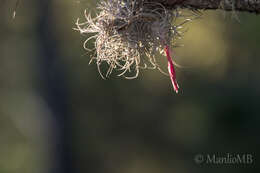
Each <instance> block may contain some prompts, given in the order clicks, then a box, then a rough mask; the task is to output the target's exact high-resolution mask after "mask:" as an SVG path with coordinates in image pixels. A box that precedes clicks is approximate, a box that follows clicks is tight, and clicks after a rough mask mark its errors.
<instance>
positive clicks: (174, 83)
mask: <svg viewBox="0 0 260 173" xmlns="http://www.w3.org/2000/svg"><path fill="white" fill-rule="evenodd" d="M164 51H165V53H166V56H167V60H168V71H169V75H170V78H171V81H172V86H173V89H174V91H175V92H176V93H178V91H179V85H178V83H177V80H176V72H175V69H174V64H173V61H172V58H171V55H170V48H169V46H168V45H166V46H165V48H164Z"/></svg>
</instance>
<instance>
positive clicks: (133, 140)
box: [0, 0, 260, 173]
mask: <svg viewBox="0 0 260 173" xmlns="http://www.w3.org/2000/svg"><path fill="white" fill-rule="evenodd" d="M96 3H97V2H96V1H94V0H89V1H87V0H82V1H77V0H67V1H62V0H43V1H35V0H27V1H23V0H22V1H21V3H20V5H19V7H18V11H17V17H16V19H15V20H13V19H12V12H13V9H14V6H15V0H0V14H1V19H0V173H50V172H52V173H54V172H55V173H86V172H91V173H110V172H111V173H159V172H160V173H174V172H178V173H191V172H200V173H201V172H205V173H206V172H213V173H214V172H236V173H240V172H259V168H258V166H259V156H260V149H259V144H260V139H259V131H260V126H259V124H260V116H259V115H260V110H259V106H260V101H259V96H260V77H259V75H260V68H259V67H260V58H259V57H260V52H259V48H260V45H259V44H260V32H259V31H260V16H257V15H254V14H247V13H238V14H237V15H238V18H239V20H240V22H239V21H238V20H237V19H236V17H235V14H232V13H228V12H223V11H207V12H203V13H204V15H203V16H202V18H201V19H198V20H195V21H193V22H192V23H190V24H189V25H188V28H189V30H188V32H187V33H186V35H185V37H184V39H183V40H182V41H181V42H182V43H183V44H184V45H185V46H184V47H181V48H177V49H175V50H174V51H175V52H176V55H177V56H176V62H177V63H179V64H181V65H183V66H185V67H183V68H178V69H177V75H178V81H179V84H180V87H181V91H180V93H179V94H175V93H174V92H173V89H172V86H171V83H170V80H169V77H167V76H164V75H163V74H161V73H159V72H158V71H150V70H143V71H142V72H141V74H140V76H139V77H138V78H137V79H135V80H125V79H122V78H119V77H116V75H114V76H112V77H111V78H110V79H109V80H103V79H101V77H100V76H99V74H98V72H97V68H96V66H95V65H94V64H92V65H88V61H89V55H86V52H85V51H84V50H83V47H82V44H83V41H84V40H85V39H86V38H87V37H86V36H82V35H80V34H79V33H78V32H76V31H73V30H72V28H73V27H75V22H76V19H77V18H78V17H79V18H80V19H81V21H83V20H84V18H83V12H84V9H87V10H88V11H89V12H90V11H91V12H93V13H94V12H95V6H96ZM186 67H187V68H186ZM166 68H167V67H166V66H165V69H166ZM199 153H201V154H203V155H204V156H205V155H207V154H216V155H220V156H223V155H224V156H225V155H226V154H227V153H230V154H251V155H252V156H253V158H254V161H253V163H252V164H246V165H245V164H237V165H214V164H196V163H195V161H194V157H195V156H196V155H197V154H199Z"/></svg>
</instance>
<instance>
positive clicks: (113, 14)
mask: <svg viewBox="0 0 260 173" xmlns="http://www.w3.org/2000/svg"><path fill="white" fill-rule="evenodd" d="M178 1H183V0H178ZM176 3H178V2H177V1H176ZM98 10H99V12H98V14H97V15H96V17H94V18H92V17H91V15H90V14H88V13H87V11H85V19H86V21H85V22H80V21H79V19H78V20H77V22H76V28H75V30H78V31H79V32H80V33H81V34H92V35H91V36H90V37H89V38H88V39H87V40H86V41H85V42H84V48H85V49H86V50H87V51H93V49H90V48H88V47H87V43H88V41H90V40H91V39H95V48H94V53H93V54H92V55H91V61H90V62H92V60H95V62H96V64H97V68H98V71H99V73H100V75H101V77H102V78H105V77H108V76H109V75H110V74H111V73H112V71H113V70H116V71H119V74H118V76H124V77H125V78H127V79H133V78H136V77H137V76H138V74H139V72H140V69H146V68H147V69H158V70H159V71H161V72H162V73H164V74H167V73H165V72H164V71H163V70H162V68H161V67H160V65H159V63H158V61H157V56H156V53H157V52H159V53H161V54H163V55H166V57H167V61H168V74H167V75H169V76H170V79H171V82H172V85H173V89H174V91H175V92H176V93H178V91H179V85H178V83H177V80H176V72H175V66H176V63H175V62H174V61H173V60H172V56H171V54H172V48H173V47H176V45H177V44H176V42H177V40H178V39H180V38H181V37H182V35H183V25H184V24H185V23H187V22H189V21H191V20H192V19H194V18H196V17H198V14H199V13H198V12H196V11H194V10H191V13H190V14H184V13H183V11H182V10H181V9H178V8H176V9H167V7H166V6H164V5H163V4H161V3H158V2H154V1H150V0H107V1H106V0H102V1H101V2H100V3H99V4H98ZM103 62H105V63H106V64H107V65H108V68H107V72H106V75H105V76H104V75H103V73H102V69H101V64H102V63H103ZM132 73H134V75H132V76H129V75H130V74H132Z"/></svg>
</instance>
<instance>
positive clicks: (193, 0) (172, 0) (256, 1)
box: [151, 0, 260, 14]
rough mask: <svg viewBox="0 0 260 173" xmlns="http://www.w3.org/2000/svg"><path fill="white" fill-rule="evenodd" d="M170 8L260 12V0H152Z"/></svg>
mask: <svg viewBox="0 0 260 173" xmlns="http://www.w3.org/2000/svg"><path fill="white" fill-rule="evenodd" d="M151 1H153V2H160V3H162V4H164V5H165V6H166V7H168V8H176V7H181V8H192V9H202V10H208V9H222V10H226V11H231V10H234V11H245V12H251V13H256V14H260V0H151Z"/></svg>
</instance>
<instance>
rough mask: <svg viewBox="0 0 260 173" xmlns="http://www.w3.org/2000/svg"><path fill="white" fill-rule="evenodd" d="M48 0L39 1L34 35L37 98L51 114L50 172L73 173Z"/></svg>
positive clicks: (65, 95) (65, 103)
mask: <svg viewBox="0 0 260 173" xmlns="http://www.w3.org/2000/svg"><path fill="white" fill-rule="evenodd" d="M51 2H52V1H51V0H42V1H38V4H37V5H38V7H37V8H38V9H37V10H38V19H37V26H36V27H37V28H36V34H37V39H38V40H39V44H40V56H39V57H36V58H37V61H36V62H37V63H38V64H37V65H38V73H39V79H38V80H39V81H38V84H39V89H40V94H41V95H42V97H43V98H44V100H45V102H46V103H47V104H48V106H49V108H50V110H51V116H53V117H51V119H52V120H53V127H50V128H51V129H53V131H50V132H51V133H52V134H50V138H49V142H50V146H51V148H50V152H51V153H50V156H51V158H50V164H51V165H50V168H51V169H50V172H51V173H72V172H73V173H74V172H75V171H73V168H72V165H73V164H72V152H71V134H70V133H71V126H70V120H69V119H70V116H69V113H68V92H67V85H66V78H65V68H64V66H63V64H62V63H61V62H60V61H59V59H60V57H59V53H58V50H57V47H58V42H57V40H56V38H55V33H53V31H52V26H53V25H52V23H53V21H52V20H53V16H52V13H51V12H52V10H51V8H52V6H51V4H52V3H51ZM47 128H48V127H47Z"/></svg>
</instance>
